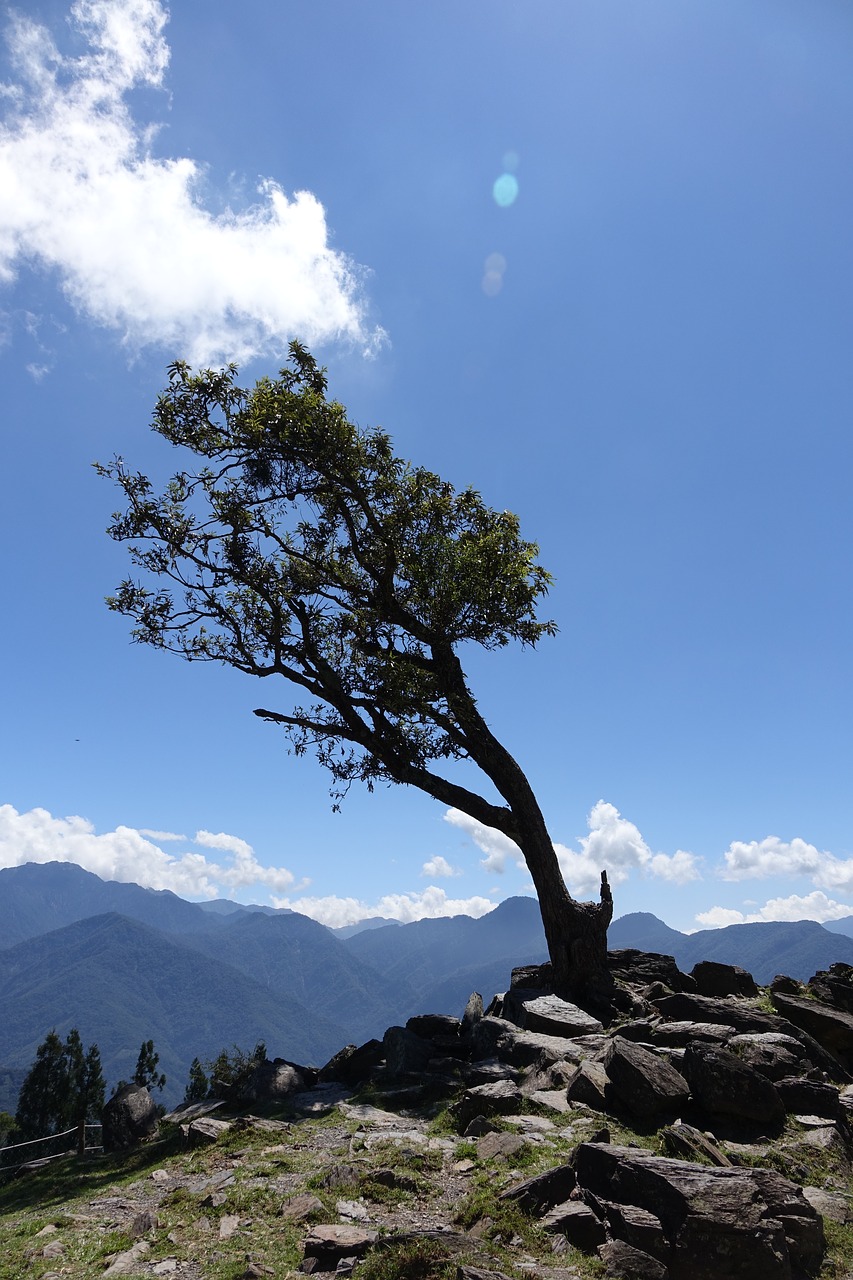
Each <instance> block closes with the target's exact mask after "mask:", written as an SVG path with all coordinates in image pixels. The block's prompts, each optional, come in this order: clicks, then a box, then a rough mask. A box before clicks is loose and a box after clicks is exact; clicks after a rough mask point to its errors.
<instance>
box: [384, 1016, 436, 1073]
mask: <svg viewBox="0 0 853 1280" xmlns="http://www.w3.org/2000/svg"><path fill="white" fill-rule="evenodd" d="M382 1043H383V1046H384V1050H385V1065H386V1067H387V1070H388V1074H389V1076H392V1077H395V1076H401V1075H406V1074H408V1073H409V1072H415V1073H417V1074H421V1073H423V1072H425V1071H426V1070H427V1068H428V1065H429V1061H430V1059H431V1058H432V1057H434V1055H435V1048H434V1047H433V1044H432V1041H431V1040H426V1039H424V1037H423V1036H418V1035H415V1033H414V1032H413V1031H407V1030H406V1028H405V1027H389V1028H388V1030H387V1031H386V1032H385V1036H384V1038H383V1042H382Z"/></svg>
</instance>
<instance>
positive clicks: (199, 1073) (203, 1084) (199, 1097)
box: [184, 1058, 210, 1102]
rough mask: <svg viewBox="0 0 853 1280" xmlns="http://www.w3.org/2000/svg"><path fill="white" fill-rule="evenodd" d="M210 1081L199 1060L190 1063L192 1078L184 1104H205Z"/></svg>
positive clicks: (185, 1094) (188, 1084)
mask: <svg viewBox="0 0 853 1280" xmlns="http://www.w3.org/2000/svg"><path fill="white" fill-rule="evenodd" d="M209 1088H210V1081H209V1080H208V1078H207V1076H206V1075H205V1071H204V1067H203V1066H202V1065H201V1062H200V1061H199V1059H198V1058H193V1060H192V1062H191V1063H190V1078H189V1081H188V1083H187V1087H186V1091H185V1093H184V1102H203V1101H204V1099H205V1098H206V1097H207V1092H208V1089H209Z"/></svg>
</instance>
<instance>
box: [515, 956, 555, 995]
mask: <svg viewBox="0 0 853 1280" xmlns="http://www.w3.org/2000/svg"><path fill="white" fill-rule="evenodd" d="M553 984H554V971H553V969H552V967H551V962H550V961H549V960H546V961H545V963H544V964H520V965H517V966H516V967H515V968H514V969H513V971H512V975H511V977H510V980H509V985H510V990H511V991H516V990H523V991H538V992H540V994H543V993H544V992H546V991H553V989H554V985H553Z"/></svg>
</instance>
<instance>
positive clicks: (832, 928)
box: [823, 916, 853, 938]
mask: <svg viewBox="0 0 853 1280" xmlns="http://www.w3.org/2000/svg"><path fill="white" fill-rule="evenodd" d="M823 927H824V929H828V930H829V932H830V933H843V934H844V936H845V937H847V938H853V916H842V918H841V919H840V920H827V922H826V924H825V925H824V926H823Z"/></svg>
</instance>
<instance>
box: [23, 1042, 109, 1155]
mask: <svg viewBox="0 0 853 1280" xmlns="http://www.w3.org/2000/svg"><path fill="white" fill-rule="evenodd" d="M104 1088H105V1086H104V1076H103V1072H102V1070H101V1055H100V1053H99V1051H98V1046H97V1045H96V1044H92V1045H90V1046H89V1049H88V1051H87V1052H86V1053H85V1054H84V1052H83V1043H82V1041H81V1039H80V1033H79V1031H78V1030H77V1028H76V1027H72V1028H71V1030H70V1031H69V1033H68V1037H67V1039H66V1041H65V1044H63V1043H62V1041H61V1040H60V1038H59V1036H58V1035H57V1034H56V1031H55V1030H53V1031H49V1032H48V1034H47V1035H46V1036H45V1038H44V1040H43V1041H42V1043H41V1044H40V1045H39V1047H38V1049H37V1050H36V1057H35V1061H34V1063H33V1065H32V1067H31V1068H30V1070H29V1071H28V1072H27V1075H26V1076H25V1078H24V1082H23V1084H22V1085H21V1092H20V1094H19V1096H18V1109H17V1111H16V1113H15V1130H16V1133H17V1134H18V1135H19V1136H20V1137H21V1139H22V1140H23V1141H26V1140H28V1139H30V1138H44V1137H47V1136H48V1135H49V1134H52V1133H64V1132H65V1131H66V1130H67V1129H70V1128H72V1127H73V1126H78V1127H79V1126H80V1125H86V1124H96V1123H98V1121H99V1120H100V1116H101V1108H102V1107H103V1105H104Z"/></svg>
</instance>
